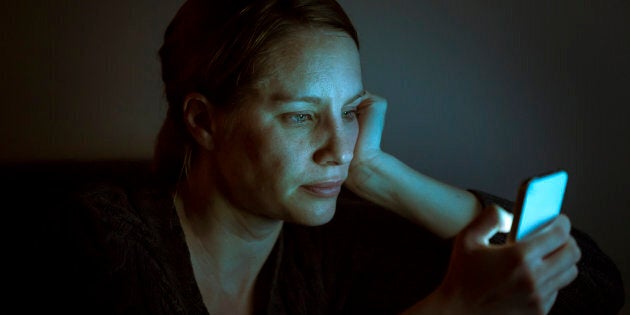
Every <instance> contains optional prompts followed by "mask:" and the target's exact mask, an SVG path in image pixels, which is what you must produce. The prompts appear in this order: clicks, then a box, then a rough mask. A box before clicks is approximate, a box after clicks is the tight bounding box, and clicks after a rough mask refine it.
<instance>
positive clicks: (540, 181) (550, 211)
mask: <svg viewBox="0 0 630 315" xmlns="http://www.w3.org/2000/svg"><path fill="white" fill-rule="evenodd" d="M568 178H569V176H568V174H567V172H566V171H565V170H562V169H561V170H555V171H552V172H547V173H544V174H540V175H537V176H533V177H530V178H528V179H526V180H524V181H523V183H522V184H521V186H520V187H519V190H518V195H517V198H516V203H515V205H514V209H513V214H514V220H513V221H512V227H511V229H510V233H509V234H508V242H512V243H514V242H518V241H519V240H521V239H523V238H524V237H527V236H528V235H530V234H531V233H532V232H534V231H536V230H538V229H540V228H542V227H543V226H544V225H546V224H547V223H549V222H550V221H551V220H553V219H554V218H555V217H556V216H557V215H558V214H560V209H561V208H562V200H563V199H564V192H565V190H566V186H567V181H568Z"/></svg>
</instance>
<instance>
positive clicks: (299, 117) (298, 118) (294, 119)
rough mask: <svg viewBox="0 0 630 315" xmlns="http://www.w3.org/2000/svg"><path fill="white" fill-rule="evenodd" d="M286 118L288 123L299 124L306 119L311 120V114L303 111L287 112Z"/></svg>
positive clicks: (306, 120)
mask: <svg viewBox="0 0 630 315" xmlns="http://www.w3.org/2000/svg"><path fill="white" fill-rule="evenodd" d="M287 118H288V120H289V122H290V123H292V124H296V125H301V124H304V123H306V122H308V121H311V120H313V116H311V114H305V113H294V114H289V115H288V116H287Z"/></svg>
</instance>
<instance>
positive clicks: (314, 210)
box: [290, 198, 337, 226]
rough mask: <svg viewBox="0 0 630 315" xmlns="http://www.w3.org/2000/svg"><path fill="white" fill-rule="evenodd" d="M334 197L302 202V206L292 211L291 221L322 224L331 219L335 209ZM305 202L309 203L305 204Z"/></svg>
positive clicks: (313, 224)
mask: <svg viewBox="0 0 630 315" xmlns="http://www.w3.org/2000/svg"><path fill="white" fill-rule="evenodd" d="M336 201H337V200H336V198H331V200H325V201H324V200H322V201H318V202H313V203H304V206H302V207H299V208H298V209H294V211H292V212H293V213H292V216H291V220H290V221H291V222H292V223H297V224H301V225H307V226H318V225H323V224H326V223H328V222H330V220H332V218H333V216H334V215H335V210H336V203H337V202H336ZM306 204H309V205H308V206H306ZM305 206H306V207H305Z"/></svg>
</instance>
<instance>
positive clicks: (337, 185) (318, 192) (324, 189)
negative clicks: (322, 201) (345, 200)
mask: <svg viewBox="0 0 630 315" xmlns="http://www.w3.org/2000/svg"><path fill="white" fill-rule="evenodd" d="M342 184H343V181H342V180H337V181H326V182H319V183H314V184H308V185H302V186H300V187H301V188H302V189H303V190H304V191H306V192H307V193H309V194H311V195H314V196H316V197H320V198H333V197H337V195H339V192H340V191H341V185H342Z"/></svg>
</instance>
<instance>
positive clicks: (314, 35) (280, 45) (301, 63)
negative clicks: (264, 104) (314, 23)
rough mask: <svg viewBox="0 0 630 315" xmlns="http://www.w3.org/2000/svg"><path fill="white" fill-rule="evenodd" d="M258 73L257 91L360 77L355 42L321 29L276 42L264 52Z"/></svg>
mask: <svg viewBox="0 0 630 315" xmlns="http://www.w3.org/2000/svg"><path fill="white" fill-rule="evenodd" d="M260 70H261V73H260V74H259V79H258V81H257V84H256V85H255V87H256V89H257V90H259V92H265V91H268V90H269V89H273V88H274V87H275V88H284V89H289V90H291V89H296V88H304V86H303V85H313V84H314V83H318V84H319V85H321V83H324V82H322V81H326V82H329V83H331V84H332V83H333V82H334V81H338V80H340V79H344V80H358V81H360V78H361V66H360V58H359V52H358V49H357V47H356V44H355V43H354V40H353V39H352V38H351V37H350V36H348V35H347V34H345V33H344V32H340V31H331V30H322V29H304V30H299V31H297V32H294V33H292V34H291V35H288V36H286V37H285V38H283V39H281V40H279V41H278V42H276V43H275V44H274V45H273V46H272V47H270V48H269V49H268V50H267V52H266V56H265V57H264V60H263V61H262V62H261V69H260Z"/></svg>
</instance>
